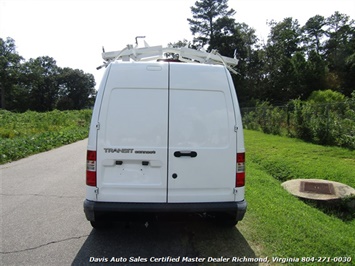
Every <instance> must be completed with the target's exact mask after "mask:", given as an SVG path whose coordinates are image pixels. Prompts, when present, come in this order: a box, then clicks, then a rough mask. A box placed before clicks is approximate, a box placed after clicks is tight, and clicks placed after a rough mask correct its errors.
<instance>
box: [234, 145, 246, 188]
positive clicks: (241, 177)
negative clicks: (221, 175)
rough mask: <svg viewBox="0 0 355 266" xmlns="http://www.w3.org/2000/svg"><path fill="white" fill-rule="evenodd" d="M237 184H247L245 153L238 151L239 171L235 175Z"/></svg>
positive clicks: (239, 185)
mask: <svg viewBox="0 0 355 266" xmlns="http://www.w3.org/2000/svg"><path fill="white" fill-rule="evenodd" d="M235 178H236V180H235V186H236V187H243V186H244V185H245V153H244V152H241V153H237V173H236V175H235Z"/></svg>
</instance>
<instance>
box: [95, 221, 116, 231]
mask: <svg viewBox="0 0 355 266" xmlns="http://www.w3.org/2000/svg"><path fill="white" fill-rule="evenodd" d="M90 224H91V226H92V227H93V228H94V229H96V230H100V231H102V230H105V229H108V228H110V227H111V224H110V223H108V222H106V221H90Z"/></svg>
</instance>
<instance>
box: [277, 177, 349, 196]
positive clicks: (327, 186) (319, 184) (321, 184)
mask: <svg viewBox="0 0 355 266" xmlns="http://www.w3.org/2000/svg"><path fill="white" fill-rule="evenodd" d="M281 185H282V187H283V188H284V189H286V190H287V191H288V192H290V193H291V194H292V195H294V196H297V197H300V198H305V199H314V200H335V199H340V198H344V197H348V196H352V195H353V196H355V189H353V188H352V187H350V186H348V185H345V184H342V183H339V182H335V181H329V180H323V179H292V180H289V181H286V182H284V183H282V184H281Z"/></svg>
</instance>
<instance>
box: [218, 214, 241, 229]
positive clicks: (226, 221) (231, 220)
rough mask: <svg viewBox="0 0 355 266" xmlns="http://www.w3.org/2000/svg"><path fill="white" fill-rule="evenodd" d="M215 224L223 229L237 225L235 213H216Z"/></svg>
mask: <svg viewBox="0 0 355 266" xmlns="http://www.w3.org/2000/svg"><path fill="white" fill-rule="evenodd" d="M216 220H217V223H218V224H220V225H222V226H225V227H234V226H236V225H237V224H238V220H237V213H218V214H217V215H216Z"/></svg>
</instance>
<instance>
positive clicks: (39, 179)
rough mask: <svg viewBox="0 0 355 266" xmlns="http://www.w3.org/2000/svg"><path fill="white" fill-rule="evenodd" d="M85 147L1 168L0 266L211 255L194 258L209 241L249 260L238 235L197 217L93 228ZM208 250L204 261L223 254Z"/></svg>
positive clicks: (71, 147)
mask: <svg viewBox="0 0 355 266" xmlns="http://www.w3.org/2000/svg"><path fill="white" fill-rule="evenodd" d="M86 143H87V140H83V141H79V142H76V143H74V144H71V145H67V146H64V147H61V148H58V149H55V150H52V151H49V152H45V153H41V154H38V155H34V156H31V157H28V158H26V159H22V160H19V161H17V162H13V163H9V164H5V165H0V179H1V183H0V184H1V187H0V192H1V195H0V225H1V231H0V256H1V257H0V265H6V266H10V265H29V266H31V265H33V266H39V265H46V266H47V265H101V263H90V259H91V260H93V258H95V259H96V260H98V259H99V258H104V259H108V260H111V259H112V257H115V258H116V259H117V260H120V258H121V257H123V258H127V260H129V258H130V257H135V258H138V257H139V256H140V257H141V258H148V259H149V258H151V257H157V258H161V257H167V256H171V257H178V256H190V257H196V256H210V254H199V252H198V250H197V249H198V248H197V247H201V246H202V247H203V246H209V245H213V243H214V241H215V239H213V237H212V239H211V236H215V237H216V238H218V237H223V238H225V239H223V242H226V244H227V245H228V242H230V244H229V245H235V247H236V250H237V253H234V254H233V256H238V255H239V256H248V257H254V256H255V254H254V252H253V250H252V249H251V248H250V247H249V245H248V243H247V242H246V240H245V239H244V237H243V236H242V235H241V234H240V233H239V231H238V230H237V229H232V230H233V231H230V232H228V233H226V232H225V231H224V230H225V229H221V228H218V227H215V226H214V225H213V224H209V223H206V222H205V223H204V222H203V221H202V223H201V221H199V220H196V219H195V220H194V219H192V221H189V222H188V223H186V222H184V221H179V222H176V221H174V222H172V221H165V220H164V221H162V222H156V223H150V224H149V226H148V227H146V226H145V225H144V223H143V222H136V223H131V224H130V225H129V226H127V225H126V224H116V226H115V227H114V228H111V229H110V230H106V231H103V232H97V231H96V230H93V229H92V227H91V226H90V224H89V223H88V222H87V221H86V219H85V216H84V213H83V207H82V203H83V200H84V197H85V160H86V159H85V156H86ZM206 232H208V233H207V234H206ZM221 248H223V247H221ZM213 250H215V251H217V254H211V255H214V256H222V255H224V253H223V250H220V251H218V250H219V248H218V247H217V248H214V249H213ZM148 264H150V263H148ZM102 265H110V263H104V264H102ZM116 265H134V264H132V263H130V264H128V263H121V264H116ZM145 265H147V264H145ZM155 265H158V263H155ZM160 265H169V264H168V263H163V264H160ZM173 265H177V264H173ZM187 265H194V264H193V263H190V264H187ZM249 265H251V264H249Z"/></svg>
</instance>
